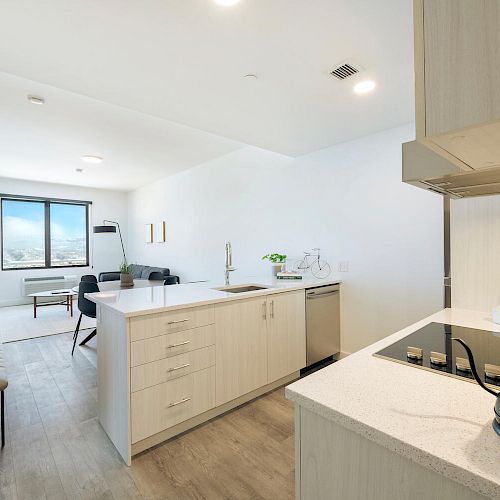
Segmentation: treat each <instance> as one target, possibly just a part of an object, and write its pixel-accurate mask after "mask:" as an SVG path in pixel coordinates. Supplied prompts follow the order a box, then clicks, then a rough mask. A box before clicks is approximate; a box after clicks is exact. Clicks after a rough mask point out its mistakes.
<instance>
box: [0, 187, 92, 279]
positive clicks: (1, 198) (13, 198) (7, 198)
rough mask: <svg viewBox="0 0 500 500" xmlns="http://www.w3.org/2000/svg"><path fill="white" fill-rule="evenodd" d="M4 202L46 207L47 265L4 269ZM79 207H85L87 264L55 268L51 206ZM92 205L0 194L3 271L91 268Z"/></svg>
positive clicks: (56, 199)
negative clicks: (90, 221) (29, 203)
mask: <svg viewBox="0 0 500 500" xmlns="http://www.w3.org/2000/svg"><path fill="white" fill-rule="evenodd" d="M4 201H24V202H32V203H41V204H43V207H44V237H45V238H44V241H45V265H44V266H43V267H42V266H40V267H8V268H5V267H4V260H3V248H4V241H3V240H4V235H3V202H4ZM51 204H54V205H79V206H83V207H85V229H86V238H85V252H86V261H85V264H74V265H68V266H53V265H52V263H51V262H52V258H51V255H52V248H51V246H52V245H51V234H50V205H51ZM90 205H92V202H91V201H78V200H64V199H61V198H39V197H35V196H19V195H8V194H0V246H1V251H0V259H1V269H2V271H29V270H31V269H32V270H36V269H70V268H73V267H89V266H90V226H89V206H90Z"/></svg>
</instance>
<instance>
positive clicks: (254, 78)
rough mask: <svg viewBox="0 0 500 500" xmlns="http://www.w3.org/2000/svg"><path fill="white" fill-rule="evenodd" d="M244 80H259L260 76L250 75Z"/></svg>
mask: <svg viewBox="0 0 500 500" xmlns="http://www.w3.org/2000/svg"><path fill="white" fill-rule="evenodd" d="M243 78H245V79H246V80H257V78H258V76H257V75H254V74H253V73H249V74H248V75H245V76H244V77H243Z"/></svg>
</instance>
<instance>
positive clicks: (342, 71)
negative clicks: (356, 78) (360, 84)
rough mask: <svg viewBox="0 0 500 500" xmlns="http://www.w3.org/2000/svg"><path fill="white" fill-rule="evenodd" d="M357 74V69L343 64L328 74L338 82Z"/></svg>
mask: <svg viewBox="0 0 500 500" xmlns="http://www.w3.org/2000/svg"><path fill="white" fill-rule="evenodd" d="M356 73H359V69H357V68H356V67H354V66H353V65H352V64H349V63H344V64H342V65H341V66H337V67H336V68H335V69H334V70H333V71H331V72H330V74H331V75H333V76H334V77H335V78H338V79H339V80H345V79H346V78H349V77H350V76H352V75H355V74H356Z"/></svg>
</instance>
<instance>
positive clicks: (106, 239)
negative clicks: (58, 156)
mask: <svg viewBox="0 0 500 500" xmlns="http://www.w3.org/2000/svg"><path fill="white" fill-rule="evenodd" d="M0 193H2V194H17V195H25V196H42V197H47V198H51V197H52V198H64V199H69V200H84V201H92V202H93V203H92V208H91V212H90V214H91V226H92V225H94V224H101V223H102V220H103V219H110V220H115V221H118V222H119V223H120V227H121V228H122V231H123V233H124V238H125V241H126V236H127V221H126V217H127V209H126V204H127V195H126V193H121V192H118V191H106V190H101V189H91V188H80V187H75V186H65V185H61V184H47V183H42V182H31V181H23V180H17V179H8V178H5V177H0ZM90 238H91V239H90V247H91V248H90V250H91V264H92V263H93V264H94V267H93V268H92V267H74V268H59V269H28V270H11V271H0V306H7V305H15V304H20V303H26V302H27V301H26V299H25V298H23V297H22V295H21V279H22V278H24V277H26V276H55V275H61V274H76V275H77V276H81V275H83V274H97V273H99V272H101V271H110V270H116V269H118V266H119V264H120V262H121V261H122V260H123V257H122V251H121V246H120V240H119V237H118V234H116V235H115V234H111V235H95V237H94V235H93V234H92V231H91V232H90ZM92 257H93V258H92Z"/></svg>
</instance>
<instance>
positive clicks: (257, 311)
mask: <svg viewBox="0 0 500 500" xmlns="http://www.w3.org/2000/svg"><path fill="white" fill-rule="evenodd" d="M266 318H267V303H266V297H256V298H253V299H241V300H235V301H232V302H225V303H223V304H217V305H216V306H215V325H216V326H215V329H216V360H217V362H216V367H215V371H216V401H217V405H221V404H223V403H226V402H227V401H231V400H232V399H235V398H237V397H238V396H241V395H242V394H246V393H247V392H250V391H252V390H254V389H257V388H258V387H261V386H263V385H266V384H267V328H266V321H267V320H266Z"/></svg>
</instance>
